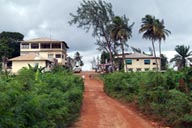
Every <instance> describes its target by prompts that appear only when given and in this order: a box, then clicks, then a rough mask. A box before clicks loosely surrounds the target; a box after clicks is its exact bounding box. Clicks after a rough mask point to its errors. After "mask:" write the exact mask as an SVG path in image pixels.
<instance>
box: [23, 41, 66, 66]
mask: <svg viewBox="0 0 192 128" xmlns="http://www.w3.org/2000/svg"><path fill="white" fill-rule="evenodd" d="M61 46H62V47H61V48H54V49H52V48H48V49H45V48H43V49H41V48H40V43H39V48H38V49H31V43H29V46H28V47H27V48H23V47H22V44H21V45H20V53H21V55H23V54H28V53H37V54H39V55H40V56H42V57H44V58H46V59H52V58H51V57H50V56H49V55H48V54H53V58H56V59H57V61H58V63H59V64H61V65H65V64H66V63H67V59H66V56H67V53H66V48H64V45H61ZM57 54H60V55H61V57H60V58H58V57H56V55H57Z"/></svg>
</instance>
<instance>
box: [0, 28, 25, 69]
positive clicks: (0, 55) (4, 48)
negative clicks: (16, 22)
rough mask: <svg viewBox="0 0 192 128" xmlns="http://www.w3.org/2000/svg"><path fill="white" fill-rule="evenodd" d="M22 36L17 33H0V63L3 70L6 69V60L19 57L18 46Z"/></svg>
mask: <svg viewBox="0 0 192 128" xmlns="http://www.w3.org/2000/svg"><path fill="white" fill-rule="evenodd" d="M23 38H24V36H23V35H22V34H21V33H18V32H1V33H0V61H1V62H3V68H4V69H6V68H7V67H6V65H7V61H8V58H12V57H16V56H19V54H20V44H19V42H18V41H21V40H23Z"/></svg>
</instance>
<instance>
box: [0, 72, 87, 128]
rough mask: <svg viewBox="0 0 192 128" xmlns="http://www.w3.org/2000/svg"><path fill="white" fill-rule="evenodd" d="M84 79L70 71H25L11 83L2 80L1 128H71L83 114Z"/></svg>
mask: <svg viewBox="0 0 192 128" xmlns="http://www.w3.org/2000/svg"><path fill="white" fill-rule="evenodd" d="M83 89H84V87H83V80H82V79H81V78H80V77H79V76H74V75H72V74H71V73H67V72H66V71H64V72H62V71H59V72H58V73H56V72H54V73H41V72H39V73H38V75H37V74H36V72H34V71H32V70H28V69H22V70H21V71H20V73H19V74H18V76H16V77H15V78H14V79H12V80H11V81H9V82H3V81H1V80H0V103H1V104H0V116H1V117H0V127H5V128H6V127H32V128H38V127H41V128H47V127H49V128H51V127H54V128H55V127H58V128H60V127H68V126H69V125H70V124H71V123H72V122H73V121H74V120H75V119H76V118H77V116H78V115H79V112H80V107H81V103H82V98H83Z"/></svg>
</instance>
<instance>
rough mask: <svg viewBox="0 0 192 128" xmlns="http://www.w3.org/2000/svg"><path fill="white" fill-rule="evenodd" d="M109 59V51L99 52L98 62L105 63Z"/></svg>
mask: <svg viewBox="0 0 192 128" xmlns="http://www.w3.org/2000/svg"><path fill="white" fill-rule="evenodd" d="M109 60H110V58H109V53H107V52H105V51H103V52H102V53H101V62H100V63H101V64H105V63H108V62H109Z"/></svg>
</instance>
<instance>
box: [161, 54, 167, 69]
mask: <svg viewBox="0 0 192 128" xmlns="http://www.w3.org/2000/svg"><path fill="white" fill-rule="evenodd" d="M167 64H168V60H167V57H166V56H165V55H163V54H161V70H166V69H167Z"/></svg>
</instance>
